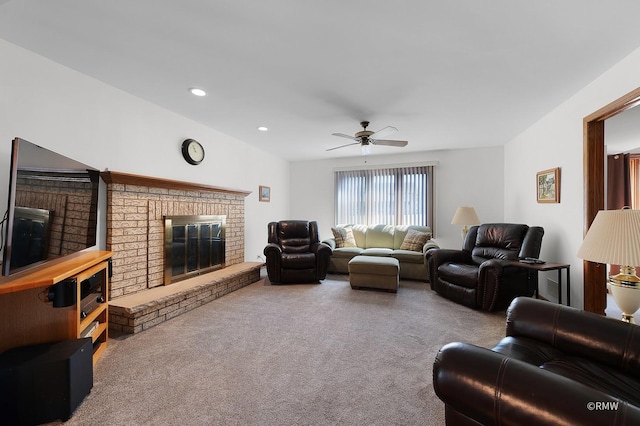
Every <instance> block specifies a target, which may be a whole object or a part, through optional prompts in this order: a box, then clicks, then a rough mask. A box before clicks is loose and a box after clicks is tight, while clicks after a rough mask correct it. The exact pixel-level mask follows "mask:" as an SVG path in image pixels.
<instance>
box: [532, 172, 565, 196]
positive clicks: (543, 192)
mask: <svg viewBox="0 0 640 426" xmlns="http://www.w3.org/2000/svg"><path fill="white" fill-rule="evenodd" d="M536 193H537V201H538V202H539V203H559V202H560V167H556V168H554V169H549V170H543V171H541V172H538V173H536Z"/></svg>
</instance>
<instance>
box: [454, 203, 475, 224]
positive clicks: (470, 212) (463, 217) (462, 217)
mask: <svg viewBox="0 0 640 426" xmlns="http://www.w3.org/2000/svg"><path fill="white" fill-rule="evenodd" d="M479 223H480V219H478V215H477V214H476V211H475V209H474V208H473V207H458V209H457V210H456V213H455V214H454V215H453V219H452V220H451V224H452V225H478V224H479Z"/></svg>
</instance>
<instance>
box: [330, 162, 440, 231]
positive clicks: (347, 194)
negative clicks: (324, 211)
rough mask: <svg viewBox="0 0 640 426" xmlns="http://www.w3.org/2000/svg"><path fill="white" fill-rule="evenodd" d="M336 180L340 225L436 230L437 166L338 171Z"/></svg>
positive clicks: (336, 212) (337, 219)
mask: <svg viewBox="0 0 640 426" xmlns="http://www.w3.org/2000/svg"><path fill="white" fill-rule="evenodd" d="M335 180H336V188H335V208H336V211H335V218H336V223H337V224H347V223H353V224H356V223H361V224H371V225H375V224H386V225H426V226H431V228H432V229H433V224H432V218H433V166H417V167H398V168H388V169H368V170H347V171H337V172H335Z"/></svg>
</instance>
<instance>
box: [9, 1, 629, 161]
mask: <svg viewBox="0 0 640 426" xmlns="http://www.w3.org/2000/svg"><path fill="white" fill-rule="evenodd" d="M638 16H640V2H637V1H615V0H614V1H610V2H606V3H603V2H602V1H600V0H598V1H596V0H563V1H560V2H551V1H540V2H531V1H526V2H525V1H514V0H492V1H486V2H478V1H477V0H458V1H449V2H443V1H438V2H433V1H428V0H420V1H413V0H410V1H402V0H400V1H394V2H390V1H375V2H374V1H364V0H349V1H345V0H340V1H337V0H324V1H306V0H270V1H255V0H253V1H249V0H233V1H231V0H230V1H212V0H181V1H175V0H174V1H169V0H135V1H130V0H127V1H125V0H109V1H96V0H56V1H33V0H21V1H6V2H3V1H0V38H3V39H5V40H7V41H8V42H10V43H13V44H16V45H18V46H21V47H24V48H26V49H29V50H31V51H33V52H35V53H37V54H40V55H43V56H45V57H48V58H50V59H52V60H54V61H56V62H58V63H61V64H63V65H66V66H68V67H70V68H72V69H75V70H77V71H80V72H82V73H85V74H87V75H90V76H92V77H94V78H96V79H98V80H101V81H103V82H105V83H107V84H110V85H112V86H115V87H117V88H120V89H122V90H124V91H126V92H129V93H131V94H133V95H136V96H138V97H140V98H143V99H146V100H148V101H150V102H153V103H155V104H158V105H160V106H163V107H165V108H167V109H170V110H173V111H175V112H176V113H179V114H181V115H183V116H186V117H189V118H191V119H193V120H196V121H198V122H201V123H204V124H205V125H207V126H210V127H212V128H214V129H216V130H219V131H221V132H223V133H226V134H228V135H230V136H233V137H235V138H237V139H239V140H242V141H245V142H247V143H250V144H254V145H256V146H259V147H260V148H262V149H265V150H267V151H270V152H273V153H274V154H276V155H279V156H281V157H283V158H286V159H289V160H307V159H319V158H331V157H337V156H354V155H358V154H359V149H358V148H357V147H348V148H344V149H341V150H336V151H331V152H326V149H328V148H331V147H334V146H337V145H342V144H344V143H348V140H347V139H341V138H337V137H335V136H332V135H331V133H334V132H340V133H347V134H353V133H355V132H357V131H359V130H361V129H360V126H359V122H360V121H362V120H368V121H370V122H371V125H370V129H369V130H374V131H375V130H379V129H381V128H383V127H385V126H389V125H390V126H395V127H397V128H398V129H399V132H398V133H396V134H394V135H391V136H389V139H403V140H408V141H409V145H408V146H407V147H405V148H394V147H374V150H373V154H386V153H397V152H411V151H422V150H435V149H451V148H463V147H473V146H492V145H501V144H504V143H505V142H507V141H508V140H510V139H511V138H513V137H514V136H516V135H517V134H519V133H520V132H522V131H524V130H525V129H526V128H528V127H529V126H531V125H532V124H533V123H534V122H535V121H537V120H538V119H539V118H541V117H542V116H543V115H544V114H546V113H548V112H549V111H550V110H551V109H553V108H554V107H556V106H557V105H559V104H560V103H561V102H563V101H564V100H566V99H567V98H568V97H570V96H571V95H573V94H574V93H575V92H577V91H578V90H580V89H581V88H582V87H584V86H585V85H586V84H588V83H589V82H591V81H592V80H593V79H594V78H596V77H597V76H598V75H600V74H602V73H603V72H604V71H606V70H607V69H608V68H610V67H611V66H612V65H614V64H615V63H617V62H619V61H620V60H621V59H622V58H624V57H625V56H626V55H628V54H629V53H631V52H632V51H633V50H635V49H636V48H638V47H640V31H638V29H637V17H638ZM190 87H201V88H203V89H205V90H206V91H207V92H208V96H206V97H204V98H196V97H194V96H192V95H191V94H189V93H188V91H187V89H188V88H190ZM612 100H613V99H612ZM261 125H262V126H267V127H269V129H270V130H269V132H266V133H265V132H258V131H257V130H256V127H257V126H261ZM577 125H581V123H577ZM153 142H154V141H149V143H150V144H151V143H153ZM203 142H204V143H207V141H203Z"/></svg>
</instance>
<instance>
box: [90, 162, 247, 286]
mask: <svg viewBox="0 0 640 426" xmlns="http://www.w3.org/2000/svg"><path fill="white" fill-rule="evenodd" d="M102 177H103V179H104V180H105V182H106V183H107V198H108V202H107V241H106V246H107V247H106V248H107V250H110V251H112V252H113V276H112V278H111V288H110V291H111V294H110V298H111V299H117V298H119V297H122V296H126V295H129V294H134V293H137V292H140V291H144V290H146V289H150V288H154V287H157V286H162V285H164V278H163V277H164V251H165V240H164V232H165V224H164V217H166V216H195V215H221V216H225V218H226V230H225V234H226V236H225V256H224V257H225V265H226V266H230V265H234V264H239V263H242V262H243V261H244V199H245V197H246V196H247V195H248V194H249V192H248V191H240V190H232V189H225V188H219V187H213V186H207V185H200V184H192V183H188V182H180V181H172V180H166V179H157V178H151V177H146V176H138V175H131V174H124V173H116V172H103V173H102Z"/></svg>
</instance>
